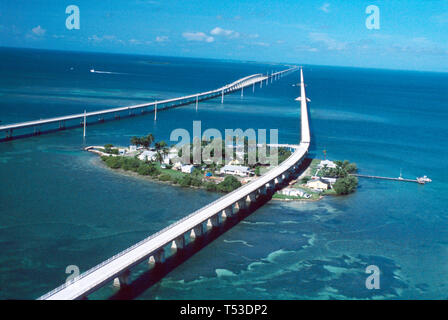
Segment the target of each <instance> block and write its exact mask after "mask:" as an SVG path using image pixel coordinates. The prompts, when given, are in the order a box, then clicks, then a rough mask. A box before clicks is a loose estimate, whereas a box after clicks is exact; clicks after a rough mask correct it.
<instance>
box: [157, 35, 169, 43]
mask: <svg viewBox="0 0 448 320" xmlns="http://www.w3.org/2000/svg"><path fill="white" fill-rule="evenodd" d="M156 41H157V42H167V41H169V38H168V37H167V36H157V37H156Z"/></svg>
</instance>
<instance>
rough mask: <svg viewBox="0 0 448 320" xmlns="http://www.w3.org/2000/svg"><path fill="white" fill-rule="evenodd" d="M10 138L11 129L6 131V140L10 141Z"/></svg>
mask: <svg viewBox="0 0 448 320" xmlns="http://www.w3.org/2000/svg"><path fill="white" fill-rule="evenodd" d="M11 138H12V129H9V130H7V131H6V139H11Z"/></svg>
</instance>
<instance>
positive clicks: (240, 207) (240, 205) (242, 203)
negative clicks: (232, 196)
mask: <svg viewBox="0 0 448 320" xmlns="http://www.w3.org/2000/svg"><path fill="white" fill-rule="evenodd" d="M235 208H237V209H238V212H237V213H240V211H241V210H244V209H246V200H239V201H237V202H235Z"/></svg>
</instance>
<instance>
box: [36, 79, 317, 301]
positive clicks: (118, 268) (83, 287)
mask: <svg viewBox="0 0 448 320" xmlns="http://www.w3.org/2000/svg"><path fill="white" fill-rule="evenodd" d="M300 78H301V98H302V99H301V100H300V101H301V135H302V136H301V141H300V143H299V144H298V145H287V146H288V147H289V148H292V149H294V152H293V153H292V155H291V156H290V157H289V158H287V159H286V160H285V161H283V162H282V163H281V164H280V165H278V166H277V167H275V168H273V169H271V170H269V171H268V172H267V173H265V174H264V175H262V176H261V177H259V178H257V179H255V180H253V181H251V182H250V183H247V184H245V185H243V186H241V187H240V188H238V189H236V190H234V191H233V192H230V193H228V194H226V195H224V196H223V197H221V198H219V199H217V200H215V201H213V202H212V203H210V204H208V205H206V206H205V207H203V208H200V209H199V210H197V211H195V212H193V213H191V214H190V215H188V216H186V217H184V218H182V219H180V220H178V221H176V222H175V223H173V224H171V225H169V226H168V227H166V228H164V229H163V230H160V231H159V232H157V233H155V234H153V235H151V236H149V237H148V238H146V239H144V240H142V241H140V242H138V243H136V244H135V245H133V246H132V247H129V248H128V249H126V250H124V251H122V252H120V253H118V254H117V255H115V256H113V257H111V258H110V259H108V260H106V261H104V262H102V263H100V264H99V265H97V266H95V267H93V268H92V269H90V270H88V271H86V272H84V273H82V274H81V275H79V276H78V277H76V278H74V279H72V280H70V281H68V282H66V283H65V284H63V285H61V286H60V287H58V288H56V289H54V290H52V291H51V292H49V293H47V294H45V295H43V296H42V297H40V298H39V299H41V300H66V299H83V298H87V296H88V295H89V294H91V293H92V292H94V291H96V290H97V289H99V288H101V287H103V286H104V285H106V284H107V283H110V282H112V281H113V282H114V284H115V285H126V284H128V279H129V274H130V270H131V268H132V267H134V266H136V265H137V264H140V263H144V262H147V263H151V264H163V262H164V260H165V247H167V246H170V247H171V248H176V249H181V248H183V247H184V246H185V244H186V239H187V238H188V239H190V240H192V239H193V241H195V240H194V239H197V238H198V237H201V235H203V234H204V233H205V232H207V231H206V230H207V228H208V229H213V228H215V227H218V226H219V225H220V223H221V222H222V221H223V220H224V219H226V218H229V217H232V216H235V215H238V214H239V213H241V210H243V209H244V208H245V207H246V206H247V205H249V204H250V203H252V202H255V201H257V199H258V198H259V197H260V196H263V195H268V194H272V193H273V192H275V190H277V189H279V188H281V187H282V183H283V182H284V181H285V180H288V179H289V178H290V177H292V176H294V175H295V174H296V173H297V170H298V168H299V166H300V164H301V162H302V161H303V159H305V157H306V155H307V153H308V148H309V145H310V129H309V123H308V110H307V99H306V96H305V86H304V82H303V72H302V70H300ZM251 79H252V80H251ZM253 79H254V78H248V79H247V81H248V82H250V81H259V79H260V78H259V76H257V77H256V78H255V79H256V80H253ZM235 85H241V86H242V87H243V86H244V84H243V83H238V84H235Z"/></svg>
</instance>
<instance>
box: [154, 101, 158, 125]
mask: <svg viewBox="0 0 448 320" xmlns="http://www.w3.org/2000/svg"><path fill="white" fill-rule="evenodd" d="M156 120H157V103H156V104H155V105H154V121H156Z"/></svg>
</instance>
